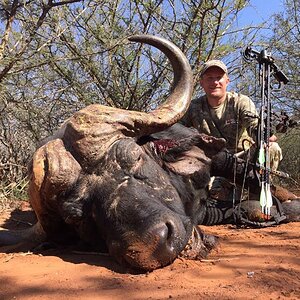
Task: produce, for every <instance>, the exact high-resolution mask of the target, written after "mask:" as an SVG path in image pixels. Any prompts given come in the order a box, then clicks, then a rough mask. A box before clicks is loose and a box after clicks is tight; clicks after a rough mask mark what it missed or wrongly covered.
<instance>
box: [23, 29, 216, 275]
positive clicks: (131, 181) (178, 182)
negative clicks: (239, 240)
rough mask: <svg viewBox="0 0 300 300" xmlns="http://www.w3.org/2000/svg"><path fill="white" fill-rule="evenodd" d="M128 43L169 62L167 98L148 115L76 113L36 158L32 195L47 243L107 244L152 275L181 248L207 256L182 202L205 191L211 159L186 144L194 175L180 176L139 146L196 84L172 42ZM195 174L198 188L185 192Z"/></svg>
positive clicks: (178, 110)
mask: <svg viewBox="0 0 300 300" xmlns="http://www.w3.org/2000/svg"><path fill="white" fill-rule="evenodd" d="M129 40H130V41H135V42H143V43H147V44H150V45H152V46H154V47H156V48H158V49H160V50H161V51H162V52H163V53H164V54H165V55H166V56H167V57H168V58H169V60H170V62H171V64H172V67H173V71H174V83H173V89H172V93H171V94H170V96H169V97H168V98H167V100H166V101H165V103H164V104H162V105H161V106H160V107H158V108H157V109H155V110H154V111H152V112H150V113H144V112H136V111H128V110H122V109H117V108H112V107H106V106H102V105H97V104H94V105H90V106H88V107H86V108H84V109H82V110H80V111H79V112H77V113H75V115H73V116H72V117H71V118H70V119H68V120H67V121H66V122H65V123H64V125H63V126H62V128H61V129H60V130H59V131H58V132H57V133H56V134H55V135H54V136H53V137H50V138H48V140H47V143H45V144H44V145H43V146H41V147H40V148H39V149H38V150H37V151H36V153H35V154H34V156H33V159H32V164H31V167H30V188H29V192H30V201H31V204H32V207H33V208H34V210H35V212H36V214H37V218H38V221H39V223H40V225H41V226H42V228H43V229H44V231H45V233H46V234H47V236H48V238H49V239H53V240H63V239H66V237H79V238H80V239H82V240H84V241H86V242H88V243H90V244H93V245H100V246H101V245H102V246H103V244H105V245H106V247H107V249H108V251H109V253H110V254H111V255H113V256H114V257H115V258H116V259H117V260H118V261H120V262H122V263H123V262H126V263H128V264H130V265H132V266H134V267H137V268H141V269H145V270H152V269H155V268H158V267H161V266H164V265H167V264H169V263H170V262H172V261H173V260H174V259H175V258H176V257H177V256H178V255H179V254H180V253H181V252H182V251H183V250H184V251H185V254H187V253H189V251H187V248H186V246H187V245H189V247H191V250H193V251H191V253H193V256H194V257H201V256H205V254H207V252H208V250H209V248H210V242H209V241H206V240H205V236H204V235H203V234H202V233H201V232H200V231H199V230H198V229H197V228H196V227H194V224H193V218H191V216H190V215H189V213H187V205H186V204H187V203H188V202H189V203H191V202H192V201H193V199H194V198H195V195H196V194H197V195H199V191H204V190H205V187H206V185H207V183H208V180H209V170H210V160H209V159H208V158H207V157H206V156H205V154H204V152H202V151H201V150H200V149H199V148H197V149H196V148H195V147H194V146H193V145H191V147H190V149H185V150H184V151H183V152H182V153H185V154H184V155H181V156H182V159H181V158H180V159H179V161H186V159H187V160H188V163H186V168H187V169H189V168H191V171H187V170H186V171H184V172H178V171H176V170H177V169H178V166H177V165H176V163H174V162H168V163H166V164H164V166H163V165H162V162H161V161H159V160H158V159H156V158H155V157H154V155H152V154H153V153H154V152H151V150H149V149H150V148H149V145H150V144H149V143H150V142H149V143H148V142H141V141H142V140H143V139H144V138H145V137H149V135H151V134H153V133H156V132H160V131H162V130H164V129H166V128H168V127H170V126H171V125H173V124H174V123H176V122H177V121H178V120H180V118H181V117H182V116H183V114H184V113H185V112H186V110H187V108H188V106H189V103H190V100H191V96H192V88H193V78H192V72H191V69H190V66H189V63H188V61H187V59H186V58H185V56H184V55H183V53H182V52H181V51H180V50H179V49H178V48H177V47H176V46H174V45H173V44H172V43H170V42H169V41H166V40H165V39H163V38H158V37H154V36H150V35H137V36H132V37H130V38H129ZM146 140H147V138H146ZM151 153H152V154H151ZM183 157H185V158H183ZM179 164H180V163H179ZM168 166H169V167H168ZM181 170H182V167H181ZM193 176H194V177H195V178H196V177H197V176H198V177H197V178H198V179H199V178H200V180H199V181H201V182H202V184H200V185H199V186H198V187H196V188H194V187H193V189H192V188H191V190H189V189H186V186H187V184H191V181H192V177H193ZM201 178H202V179H201ZM181 187H182V188H183V187H185V191H183V190H182V188H181ZM185 193H186V194H187V195H188V197H186V195H184V194H185ZM200 194H201V193H200ZM184 197H186V199H185V200H184V201H183V198H184ZM197 197H198V196H197ZM202 197H204V196H202ZM200 198H201V197H200ZM190 206H191V205H190Z"/></svg>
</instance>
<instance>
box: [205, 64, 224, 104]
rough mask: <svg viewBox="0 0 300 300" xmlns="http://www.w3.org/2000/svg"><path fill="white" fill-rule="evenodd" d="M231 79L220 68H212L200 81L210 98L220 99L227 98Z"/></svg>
mask: <svg viewBox="0 0 300 300" xmlns="http://www.w3.org/2000/svg"><path fill="white" fill-rule="evenodd" d="M228 83H229V78H228V76H227V74H226V73H224V71H223V70H222V69H220V68H218V67H210V68H209V69H207V71H206V72H205V73H204V74H203V76H202V78H201V79H200V85H201V86H202V88H203V89H204V91H205V93H206V95H207V96H208V98H215V99H220V98H222V97H224V96H225V94H226V89H227V85H228Z"/></svg>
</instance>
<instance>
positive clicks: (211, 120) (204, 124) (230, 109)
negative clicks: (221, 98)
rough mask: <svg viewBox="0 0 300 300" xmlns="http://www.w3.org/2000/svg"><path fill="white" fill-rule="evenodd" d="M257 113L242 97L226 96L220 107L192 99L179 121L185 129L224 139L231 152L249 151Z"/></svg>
mask: <svg viewBox="0 0 300 300" xmlns="http://www.w3.org/2000/svg"><path fill="white" fill-rule="evenodd" d="M255 116H257V111H256V108H255V105H254V103H253V102H252V100H251V99H250V98H249V97H247V96H245V95H241V94H237V93H234V92H227V96H226V100H225V102H224V103H223V104H221V105H220V107H217V108H212V107H210V106H209V105H208V102H207V97H206V96H202V97H200V98H197V99H194V100H193V101H192V102H191V105H190V107H189V109H188V111H187V113H186V114H185V116H184V117H183V119H182V120H181V121H180V123H182V124H183V125H185V126H187V127H194V128H196V129H197V130H198V131H199V132H201V133H206V134H208V135H212V136H215V137H223V138H225V139H226V141H227V149H228V150H229V151H231V152H238V151H241V150H243V147H245V148H248V147H249V142H247V141H251V142H252V141H253V140H255V138H256V128H257V124H258V118H257V117H255Z"/></svg>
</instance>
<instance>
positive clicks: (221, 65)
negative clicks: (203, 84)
mask: <svg viewBox="0 0 300 300" xmlns="http://www.w3.org/2000/svg"><path fill="white" fill-rule="evenodd" d="M211 67H218V68H220V69H221V70H223V71H224V73H226V74H227V73H228V71H227V67H226V65H225V64H224V63H223V62H222V61H220V60H217V59H214V60H209V61H207V62H206V63H205V64H204V65H203V67H202V70H201V73H200V77H202V76H203V75H204V73H205V72H206V71H207V69H209V68H211Z"/></svg>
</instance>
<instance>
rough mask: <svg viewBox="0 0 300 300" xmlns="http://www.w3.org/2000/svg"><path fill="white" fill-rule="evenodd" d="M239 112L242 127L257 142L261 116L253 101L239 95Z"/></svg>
mask: <svg viewBox="0 0 300 300" xmlns="http://www.w3.org/2000/svg"><path fill="white" fill-rule="evenodd" d="M238 112H239V121H240V122H241V124H242V126H243V127H244V128H245V129H246V130H247V132H248V134H249V136H251V137H252V138H254V140H255V139H256V132H257V126H258V119H259V116H258V113H257V110H256V107H255V105H254V103H253V101H252V100H251V99H250V98H249V97H247V96H245V95H239V101H238Z"/></svg>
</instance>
